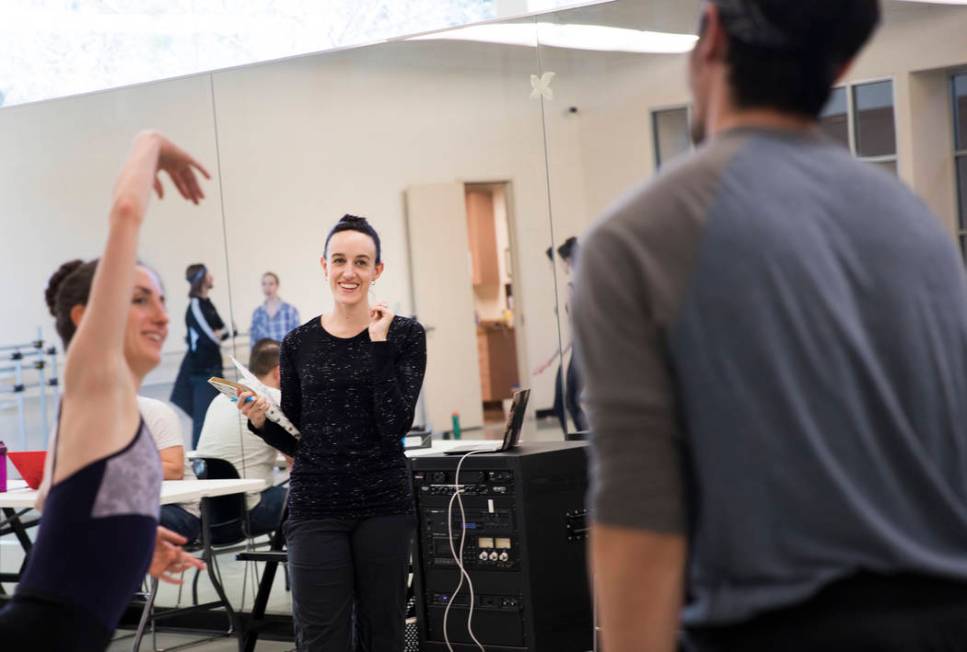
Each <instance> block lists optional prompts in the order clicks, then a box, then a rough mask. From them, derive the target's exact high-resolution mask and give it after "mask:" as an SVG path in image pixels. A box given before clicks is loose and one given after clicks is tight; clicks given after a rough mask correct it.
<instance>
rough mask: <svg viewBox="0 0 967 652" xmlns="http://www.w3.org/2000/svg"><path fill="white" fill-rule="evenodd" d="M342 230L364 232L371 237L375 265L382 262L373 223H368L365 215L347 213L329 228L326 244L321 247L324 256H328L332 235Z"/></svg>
mask: <svg viewBox="0 0 967 652" xmlns="http://www.w3.org/2000/svg"><path fill="white" fill-rule="evenodd" d="M342 231H358V232H359V233H364V234H366V235H368V236H369V237H370V238H372V239H373V244H375V245H376V261H375V262H376V264H377V265H378V264H380V263H381V262H383V253H382V248H381V246H380V242H379V234H378V233H376V229H374V228H373V225H372V224H370V223H369V220H367V219H366V218H365V217H359V216H358V215H350V214H348V213H347V214H346V215H343V216H342V218H340V220H339V221H338V222H336V225H335V226H333V227H332V228H331V229H330V230H329V235H327V236H326V244H325V247H323V253H322V255H323V256H324V257H325V258H328V257H329V241H330V240H332V236H334V235H336V234H337V233H341V232H342Z"/></svg>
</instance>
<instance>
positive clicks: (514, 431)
mask: <svg viewBox="0 0 967 652" xmlns="http://www.w3.org/2000/svg"><path fill="white" fill-rule="evenodd" d="M530 395H531V391H530V390H529V389H521V390H517V391H516V392H514V402H513V403H512V404H511V406H510V414H508V415H507V427H506V429H505V430H504V440H503V441H501V442H496V441H495V442H494V443H492V444H489V443H488V444H468V445H466V446H457V447H456V448H451V449H450V450H448V451H444V453H445V454H447V455H465V454H466V453H499V452H501V451H509V450H510V449H512V448H516V447H517V444H518V443H519V442H520V431H521V428H523V426H524V414H525V413H526V411H527V399H529V398H530Z"/></svg>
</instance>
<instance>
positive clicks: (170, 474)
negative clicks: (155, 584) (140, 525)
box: [138, 396, 201, 543]
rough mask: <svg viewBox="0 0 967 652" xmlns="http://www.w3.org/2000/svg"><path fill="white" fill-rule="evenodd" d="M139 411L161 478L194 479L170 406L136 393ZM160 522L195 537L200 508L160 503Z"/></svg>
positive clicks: (197, 529) (193, 503) (177, 420)
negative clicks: (157, 457)
mask: <svg viewBox="0 0 967 652" xmlns="http://www.w3.org/2000/svg"><path fill="white" fill-rule="evenodd" d="M138 411H139V412H141V416H142V418H144V422H145V424H146V425H147V426H148V431H149V432H150V433H151V437H152V438H153V439H154V443H155V446H157V447H158V451H159V453H160V454H161V467H162V470H163V471H164V479H165V480H196V479H197V478H196V477H195V473H194V471H192V469H191V465H190V464H187V463H186V461H185V439H184V435H183V434H182V429H181V420H180V419H179V418H178V414H177V413H176V412H175V410H174V408H172V407H171V406H170V405H168V404H167V403H165V402H164V401H159V400H157V399H154V398H147V397H144V396H139V397H138ZM161 525H163V526H164V527H166V528H168V529H169V530H174V531H175V532H177V533H178V534H180V535H181V536H183V537H185V538H186V539H188V542H189V543H191V542H193V541H197V540H198V537H199V535H200V534H201V508H200V506H199V504H198V502H197V501H196V502H191V503H177V504H173V505H162V506H161Z"/></svg>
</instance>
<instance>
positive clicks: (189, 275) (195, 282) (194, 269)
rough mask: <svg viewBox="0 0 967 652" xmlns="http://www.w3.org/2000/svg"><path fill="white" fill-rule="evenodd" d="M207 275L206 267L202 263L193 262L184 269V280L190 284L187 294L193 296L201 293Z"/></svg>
mask: <svg viewBox="0 0 967 652" xmlns="http://www.w3.org/2000/svg"><path fill="white" fill-rule="evenodd" d="M207 276H208V268H207V267H205V265H204V264H202V263H193V264H191V265H189V266H188V268H187V269H186V270H185V280H186V281H188V284H189V285H190V286H191V289H190V290H188V296H189V297H190V298H194V297H197V296H199V295H200V294H201V293H202V288H204V287H205V278H206V277H207Z"/></svg>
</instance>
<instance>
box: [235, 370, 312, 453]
mask: <svg viewBox="0 0 967 652" xmlns="http://www.w3.org/2000/svg"><path fill="white" fill-rule="evenodd" d="M232 364H234V365H235V368H236V369H238V373H239V374H240V375H241V376H242V379H243V380H244V381H245V384H246V385H247V386H248V387H250V388H251V389H252V391H253V392H255V393H256V394H258V395H259V396H262V397H264V398H265V400H266V401H268V403H269V409H268V410H266V412H265V418H266V419H268V420H269V421H271V422H273V423H277V424H279V426H281V427H282V428H284V429H285V431H286V432H287V433H289V434H290V435H292V436H293V437H295V438H296V439H299V438H300V437H302V433H301V432H299V429H298V428H296V427H295V426H294V425H292V422H291V421H289V418H288V417H287V416H285V413H284V412H283V411H282V408H281V407H279V404H278V403H276V402H275V399H273V398H272V394H271V393H270V392H269V390H268V387H266V386H265V385H264V384H263V383H262V381H261V380H259V379H258V378H257V377H256V376H255V374H253V373H252V372H251V371H249V369H248V367H246V366H245V365H243V364H242V363H241V362H239V361H238V360H236V359H235V358H234V357H233V358H232Z"/></svg>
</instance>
